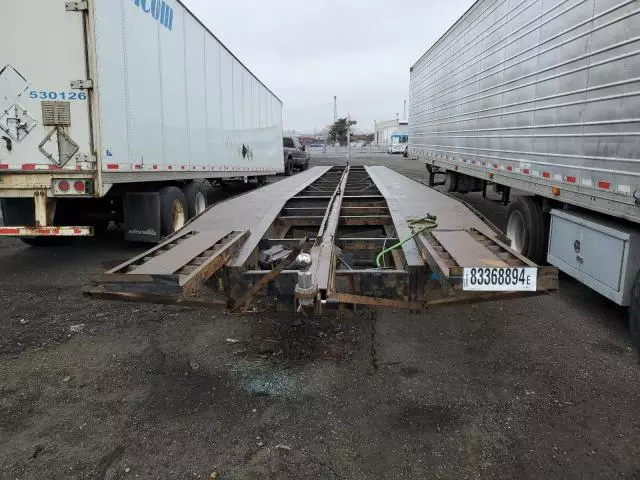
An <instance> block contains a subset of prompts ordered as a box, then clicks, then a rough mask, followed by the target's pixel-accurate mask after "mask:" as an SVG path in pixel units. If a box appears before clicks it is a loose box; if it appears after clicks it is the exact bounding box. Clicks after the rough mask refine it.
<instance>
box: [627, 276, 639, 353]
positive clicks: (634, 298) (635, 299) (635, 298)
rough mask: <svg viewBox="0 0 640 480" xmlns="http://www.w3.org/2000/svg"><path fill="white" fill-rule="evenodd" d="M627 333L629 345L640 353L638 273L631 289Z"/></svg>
mask: <svg viewBox="0 0 640 480" xmlns="http://www.w3.org/2000/svg"><path fill="white" fill-rule="evenodd" d="M629 333H630V335H631V343H633V345H634V346H635V347H636V349H637V351H638V353H640V271H639V272H638V273H637V274H636V278H635V280H634V282H633V286H632V287H631V299H630V302H629Z"/></svg>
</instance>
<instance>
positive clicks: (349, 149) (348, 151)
mask: <svg viewBox="0 0 640 480" xmlns="http://www.w3.org/2000/svg"><path fill="white" fill-rule="evenodd" d="M350 163H351V113H349V115H348V117H347V166H348V165H349V164H350Z"/></svg>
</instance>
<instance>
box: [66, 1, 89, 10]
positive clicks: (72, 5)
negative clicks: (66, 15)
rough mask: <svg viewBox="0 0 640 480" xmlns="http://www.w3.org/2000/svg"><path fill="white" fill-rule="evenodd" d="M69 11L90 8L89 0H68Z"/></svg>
mask: <svg viewBox="0 0 640 480" xmlns="http://www.w3.org/2000/svg"><path fill="white" fill-rule="evenodd" d="M65 6H66V7H67V12H84V11H85V10H89V2H67V3H66V5H65Z"/></svg>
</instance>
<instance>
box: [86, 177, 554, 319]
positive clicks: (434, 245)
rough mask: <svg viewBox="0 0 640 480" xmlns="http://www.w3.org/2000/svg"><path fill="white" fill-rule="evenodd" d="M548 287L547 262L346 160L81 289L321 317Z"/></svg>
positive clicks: (212, 214)
mask: <svg viewBox="0 0 640 480" xmlns="http://www.w3.org/2000/svg"><path fill="white" fill-rule="evenodd" d="M208 279H212V280H211V281H209V282H207V285H206V286H205V282H206V281H207V280H208ZM557 288H558V271H557V269H556V268H554V267H538V266H537V265H535V264H534V263H533V262H531V261H530V260H528V259H527V258H525V257H524V256H522V255H520V254H518V253H517V252H514V251H513V250H511V249H510V248H509V247H508V246H507V245H506V244H505V243H504V242H503V241H502V235H501V234H500V232H499V231H497V229H495V228H492V227H491V226H489V225H488V224H486V223H485V222H483V221H482V220H480V218H478V217H477V216H476V215H475V214H474V213H473V212H472V211H471V210H470V209H469V208H467V207H466V206H465V205H463V204H462V203H461V202H459V201H457V200H455V199H453V198H451V197H449V196H447V195H444V194H442V193H439V192H437V191H435V190H433V189H431V188H428V187H426V186H424V185H422V184H421V183H418V182H416V181H414V180H411V179H409V178H407V177H405V176H403V175H400V174H398V173H396V172H393V171H391V170H389V169H388V168H385V167H350V166H347V167H314V168H312V169H309V170H307V171H305V172H302V173H300V174H299V175H296V176H295V177H288V178H287V179H285V180H282V181H280V182H277V183H274V184H272V185H268V186H266V187H264V188H261V189H258V190H254V191H252V192H250V193H247V194H245V195H242V196H239V197H236V198H233V199H230V200H227V201H225V202H222V203H219V204H216V205H213V206H212V207H210V208H209V209H208V210H206V211H205V212H204V213H203V214H202V215H200V216H198V217H197V218H195V219H194V220H192V221H191V222H190V223H189V224H187V225H186V226H185V227H184V229H182V230H181V231H180V232H178V233H177V234H175V235H174V236H172V237H170V238H168V239H167V240H166V242H165V243H163V244H161V245H158V246H156V247H154V248H152V249H151V250H149V251H147V252H145V253H143V254H141V255H139V256H137V257H135V258H133V259H131V260H129V261H127V262H125V263H123V264H122V265H119V266H118V267H115V268H114V269H112V270H110V271H108V272H106V273H105V274H103V275H100V276H99V277H97V278H95V279H94V280H93V281H92V283H91V284H90V285H87V287H86V289H85V292H86V293H87V294H88V295H92V296H96V297H98V298H107V299H117V300H127V301H143V302H144V301H146V302H149V301H151V302H161V303H195V304H199V305H206V304H210V305H229V306H230V307H231V308H233V309H234V310H239V309H241V308H242V307H243V306H244V305H246V304H247V303H248V301H249V300H250V299H251V297H253V296H254V295H256V294H258V293H266V294H268V295H269V296H270V297H275V298H277V299H278V300H279V301H281V303H282V304H283V305H290V306H294V308H295V309H296V310H299V309H308V310H310V311H314V312H318V313H321V312H322V310H323V309H328V308H331V307H337V306H343V305H368V306H373V307H376V306H378V307H390V308H408V309H412V310H415V311H422V310H424V309H426V308H433V307H438V306H445V305H451V304H456V303H472V302H479V301H487V300H495V299H502V298H513V297H518V296H530V295H541V294H545V293H547V292H549V291H554V290H557Z"/></svg>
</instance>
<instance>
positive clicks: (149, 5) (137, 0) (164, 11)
mask: <svg viewBox="0 0 640 480" xmlns="http://www.w3.org/2000/svg"><path fill="white" fill-rule="evenodd" d="M133 3H134V5H135V6H136V7H140V9H141V10H142V11H143V12H145V13H148V14H150V15H151V16H152V17H153V18H154V19H155V20H157V21H158V22H159V23H160V25H162V26H163V27H165V28H167V29H168V30H173V8H171V7H170V6H169V5H168V4H167V3H166V2H164V1H163V0H133Z"/></svg>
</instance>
